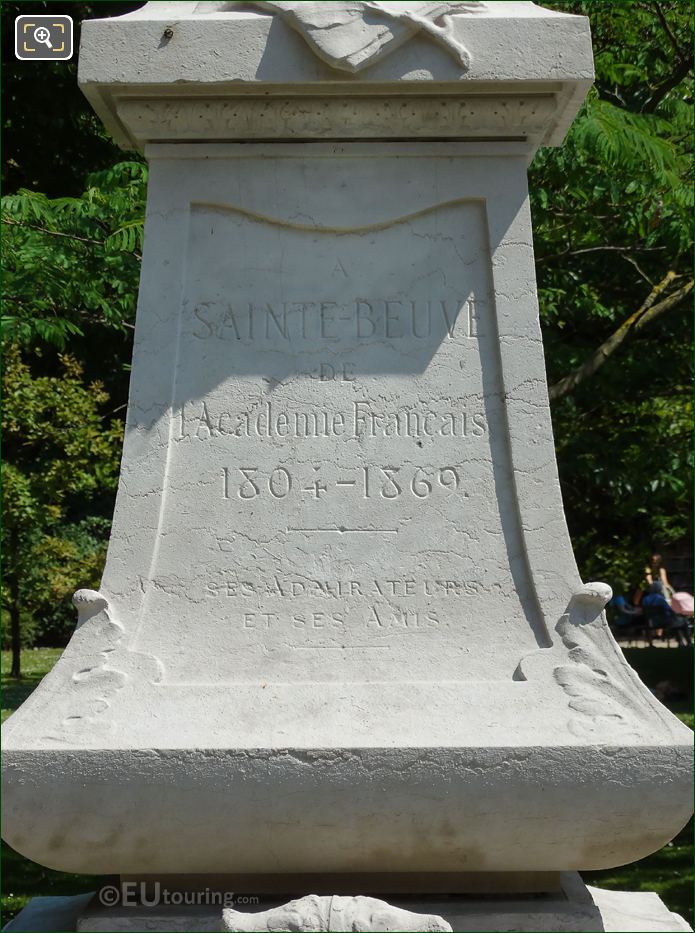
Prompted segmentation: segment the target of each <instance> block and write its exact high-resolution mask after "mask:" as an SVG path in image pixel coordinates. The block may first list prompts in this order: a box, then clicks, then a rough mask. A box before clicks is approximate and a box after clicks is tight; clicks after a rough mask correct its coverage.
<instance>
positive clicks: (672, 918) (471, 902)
mask: <svg viewBox="0 0 695 933" xmlns="http://www.w3.org/2000/svg"><path fill="white" fill-rule="evenodd" d="M562 887H563V890H562V891H561V892H553V893H549V894H542V895H521V896H507V897H494V898H491V897H489V898H484V899H483V898H476V897H475V896H471V895H451V896H448V897H447V896H445V895H430V896H410V897H405V896H402V895H401V896H395V897H393V898H389V902H390V903H392V904H394V905H395V906H398V907H402V908H404V909H406V910H411V911H415V912H417V913H423V914H438V915H440V916H441V917H443V918H444V919H445V920H447V921H448V922H449V923H450V924H451V927H452V929H453V930H454V931H458V933H466V931H477V933H487V931H489V933H507V931H509V933H511V931H522V933H523V931H529V933H530V931H544V930H547V931H553V933H561V931H582V933H592V931H605V933H651V931H664V933H667V931H691V930H692V928H691V927H690V926H688V924H687V923H686V922H685V920H683V918H682V917H680V916H679V915H678V914H674V913H672V912H671V911H669V909H668V908H667V907H666V905H665V904H664V903H663V901H662V900H661V898H660V897H659V896H658V895H657V894H654V893H651V892H626V891H604V890H601V889H599V888H592V887H587V886H586V885H585V884H584V882H583V881H582V880H581V878H580V877H579V875H578V874H576V873H574V872H567V873H565V874H564V875H563V885H562ZM285 900H286V899H285V898H282V899H278V898H275V897H267V896H264V897H262V898H261V899H260V903H259V904H257V905H255V906H244V905H242V904H241V903H240V902H236V903H235V904H234V907H235V909H236V910H244V911H249V912H250V913H255V912H257V911H263V910H268V909H269V908H271V907H274V906H279V905H280V904H282V903H285ZM227 906H230V905H227ZM3 929H4V930H7V931H12V933H22V931H24V933H42V931H54V933H72V931H75V933H78V931H83V933H88V931H90V933H96V931H103V933H119V931H133V933H136V931H143V930H148V931H150V930H151V931H162V933H175V931H185V933H198V931H201V933H202V931H215V930H220V929H222V907H221V906H220V905H219V904H217V905H214V906H213V905H204V906H190V905H183V906H180V907H177V906H159V907H122V906H121V907H104V906H102V905H100V903H99V898H98V896H97V895H90V894H82V895H79V896H77V897H36V898H34V899H33V900H32V901H30V903H29V904H28V905H27V906H26V907H25V908H24V910H22V911H21V913H20V914H18V916H17V917H15V919H14V920H12V921H11V922H10V923H8V924H7V926H5V927H4V928H3Z"/></svg>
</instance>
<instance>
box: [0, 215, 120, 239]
mask: <svg viewBox="0 0 695 933" xmlns="http://www.w3.org/2000/svg"><path fill="white" fill-rule="evenodd" d="M2 222H3V223H4V224H8V225H9V226H10V227H25V228H26V229H27V230H38V231H39V233H47V234H48V235H49V236H60V237H65V239H67V240H78V241H79V242H80V243H89V244H90V245H91V246H103V245H104V243H103V240H94V239H92V238H91V237H86V236H77V234H76V233H61V232H60V231H58V230H49V229H48V228H47V227H39V226H37V225H36V224H25V223H22V222H21V221H19V220H8V219H7V218H6V217H3V219H2Z"/></svg>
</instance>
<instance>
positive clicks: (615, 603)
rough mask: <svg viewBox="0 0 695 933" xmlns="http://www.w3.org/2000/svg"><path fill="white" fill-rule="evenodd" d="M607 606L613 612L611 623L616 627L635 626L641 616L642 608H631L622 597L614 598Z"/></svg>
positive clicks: (630, 604)
mask: <svg viewBox="0 0 695 933" xmlns="http://www.w3.org/2000/svg"><path fill="white" fill-rule="evenodd" d="M608 606H609V607H610V608H611V609H613V610H614V616H613V622H614V624H615V625H618V626H625V625H635V624H636V623H637V621H638V620H639V617H640V616H641V615H642V607H641V606H633V605H632V603H630V602H628V601H627V599H626V598H625V597H624V596H622V595H617V596H614V597H613V598H612V599H611V601H610V602H609V603H608Z"/></svg>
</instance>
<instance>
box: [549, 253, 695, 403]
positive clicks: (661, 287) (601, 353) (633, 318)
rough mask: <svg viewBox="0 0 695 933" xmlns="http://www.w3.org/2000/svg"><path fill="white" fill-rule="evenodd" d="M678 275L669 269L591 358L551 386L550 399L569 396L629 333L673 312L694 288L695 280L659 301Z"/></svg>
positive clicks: (613, 351)
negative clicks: (635, 309)
mask: <svg viewBox="0 0 695 933" xmlns="http://www.w3.org/2000/svg"><path fill="white" fill-rule="evenodd" d="M677 278H678V276H677V275H676V273H675V272H673V271H670V272H667V273H666V275H665V276H664V278H663V279H662V280H661V281H660V282H659V284H658V285H655V286H654V288H653V289H652V290H651V292H650V293H649V295H648V296H647V298H646V299H645V300H644V302H643V303H642V304H641V305H640V307H639V308H638V309H637V311H635V312H634V314H631V315H630V317H629V318H628V319H627V320H626V321H623V323H622V324H621V325H620V327H619V328H618V329H617V330H616V331H615V332H614V333H613V334H611V336H610V337H609V338H608V339H607V340H604V342H603V343H602V344H601V346H600V347H599V348H598V349H597V350H595V351H594V352H593V353H592V354H591V356H590V357H589V358H588V360H585V361H584V362H583V363H582V364H581V365H580V366H578V367H577V368H576V369H575V370H573V371H572V372H571V373H570V374H569V376H565V378H564V379H561V380H560V381H559V382H556V383H555V385H552V386H550V389H549V390H548V394H549V396H550V400H551V401H555V400H556V399H559V398H563V397H564V396H565V395H569V394H570V392H572V391H573V390H574V389H575V388H576V387H577V386H578V385H579V384H580V383H581V382H584V381H585V380H586V379H588V378H589V377H590V376H593V375H594V373H595V372H596V370H597V369H600V367H601V366H603V364H604V363H605V362H606V361H607V360H608V358H609V357H610V356H612V354H613V353H615V351H616V350H617V349H618V348H619V347H620V346H621V344H622V343H624V341H625V340H626V339H627V338H628V337H629V336H630V334H632V333H633V332H637V331H639V330H641V329H642V328H643V327H645V326H646V325H647V324H650V323H651V322H652V321H654V320H655V319H656V318H657V317H659V316H660V315H662V314H665V313H666V312H667V311H670V310H671V308H674V307H675V306H676V305H677V304H678V303H679V302H680V301H682V300H683V298H685V297H686V295H688V294H689V293H690V292H691V291H692V289H693V284H694V283H693V280H692V279H691V280H690V282H688V283H687V284H686V285H683V287H682V288H679V289H678V290H677V291H675V292H673V293H672V294H671V295H669V296H668V298H664V299H662V300H661V301H659V302H657V299H658V298H659V297H660V296H661V295H662V294H663V293H664V291H665V290H666V289H667V288H668V286H669V285H670V284H671V283H672V282H673V280H674V279H677Z"/></svg>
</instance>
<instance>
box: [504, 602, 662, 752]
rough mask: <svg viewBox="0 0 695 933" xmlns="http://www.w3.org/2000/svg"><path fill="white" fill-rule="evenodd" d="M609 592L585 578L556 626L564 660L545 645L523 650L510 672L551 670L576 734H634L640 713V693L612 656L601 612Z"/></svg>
mask: <svg viewBox="0 0 695 933" xmlns="http://www.w3.org/2000/svg"><path fill="white" fill-rule="evenodd" d="M611 596H612V591H611V588H610V587H609V586H608V585H607V584H605V583H586V584H584V585H583V586H581V587H580V588H579V589H577V590H576V591H575V592H574V593H573V594H572V598H571V599H570V601H569V604H568V606H567V609H566V610H565V612H564V613H563V615H562V616H561V618H560V620H559V622H558V623H557V625H556V626H555V631H556V632H557V633H558V635H559V636H560V639H561V640H562V644H563V645H564V646H565V648H567V649H569V650H568V653H567V654H566V659H567V662H569V663H562V664H558V653H557V650H556V649H552V648H550V649H549V648H545V649H541V650H540V651H534V652H532V654H530V655H527V656H526V657H525V658H524V659H523V660H522V662H521V663H520V664H519V667H518V668H517V670H516V672H515V675H514V679H515V680H528V679H533V678H537V677H540V676H548V675H551V676H552V677H553V679H554V680H555V682H556V683H557V684H558V685H559V686H560V687H562V689H563V690H564V692H565V693H566V694H567V695H568V697H569V708H570V710H571V711H572V712H573V713H574V714H575V715H573V716H572V717H571V718H570V720H569V722H568V724H567V726H568V729H569V731H570V732H571V733H573V734H574V735H576V736H578V737H579V738H587V739H589V738H592V737H593V736H604V737H605V735H606V734H607V733H610V732H613V733H614V734H615V732H616V731H617V732H618V733H619V734H620V736H621V737H622V738H628V737H635V736H637V735H639V732H640V728H639V725H640V717H643V716H644V711H640V710H637V709H636V705H637V704H638V703H639V701H638V696H639V692H638V690H637V689H636V687H637V684H636V683H635V678H634V675H633V674H632V671H631V670H630V668H628V667H627V665H625V664H620V663H616V659H614V658H612V657H611V652H610V636H609V635H607V631H608V623H607V622H606V619H605V616H604V613H603V609H604V607H605V605H606V603H607V602H608V600H609V599H610V598H611Z"/></svg>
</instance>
